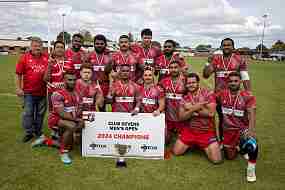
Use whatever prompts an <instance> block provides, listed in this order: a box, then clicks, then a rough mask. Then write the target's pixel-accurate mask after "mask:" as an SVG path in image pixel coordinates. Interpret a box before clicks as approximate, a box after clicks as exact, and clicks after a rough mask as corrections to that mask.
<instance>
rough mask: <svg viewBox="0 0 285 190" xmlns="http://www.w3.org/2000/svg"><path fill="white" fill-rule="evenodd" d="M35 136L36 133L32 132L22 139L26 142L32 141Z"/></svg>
mask: <svg viewBox="0 0 285 190" xmlns="http://www.w3.org/2000/svg"><path fill="white" fill-rule="evenodd" d="M33 137H34V135H31V134H29V135H25V136H24V137H23V139H22V142H23V143H26V142H28V141H30V140H31V139H32V138H33Z"/></svg>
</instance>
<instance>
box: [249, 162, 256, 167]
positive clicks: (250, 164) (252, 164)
mask: <svg viewBox="0 0 285 190" xmlns="http://www.w3.org/2000/svg"><path fill="white" fill-rule="evenodd" d="M255 165H256V163H251V162H248V164H247V167H248V168H255Z"/></svg>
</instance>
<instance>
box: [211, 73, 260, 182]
mask: <svg viewBox="0 0 285 190" xmlns="http://www.w3.org/2000/svg"><path fill="white" fill-rule="evenodd" d="M241 82H242V80H241V76H240V73H238V72H232V73H230V74H229V75H228V89H224V90H221V91H219V92H218V93H217V95H216V96H217V101H218V102H219V103H220V104H221V106H222V114H223V122H222V127H223V136H224V140H223V145H224V151H225V157H226V158H227V159H230V160H231V159H234V158H235V157H236V156H237V152H238V150H240V153H241V154H248V157H249V160H248V167H247V181H248V182H254V181H256V175H255V165H256V159H257V155H258V145H257V142H256V133H255V120H256V99H255V97H254V96H253V95H251V93H250V92H249V91H246V90H240V84H241Z"/></svg>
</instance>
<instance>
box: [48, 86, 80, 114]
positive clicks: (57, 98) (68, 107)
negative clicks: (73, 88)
mask: <svg viewBox="0 0 285 190" xmlns="http://www.w3.org/2000/svg"><path fill="white" fill-rule="evenodd" d="M51 102H52V111H51V112H50V113H49V118H60V115H59V114H58V113H57V109H59V108H63V109H64V112H67V113H70V114H71V116H72V117H73V118H74V119H75V118H76V117H77V109H78V102H79V99H78V96H77V95H76V93H75V92H73V93H72V92H69V91H67V90H66V89H60V90H57V91H56V92H54V93H53V94H52V96H51Z"/></svg>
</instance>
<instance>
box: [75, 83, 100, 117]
mask: <svg viewBox="0 0 285 190" xmlns="http://www.w3.org/2000/svg"><path fill="white" fill-rule="evenodd" d="M75 92H76V94H77V95H78V97H79V107H80V112H81V111H96V96H97V95H98V94H101V95H102V96H103V94H102V90H101V88H100V86H99V84H97V83H96V82H95V81H93V82H92V83H91V84H87V83H85V82H84V81H83V80H82V79H77V81H76V83H75Z"/></svg>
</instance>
